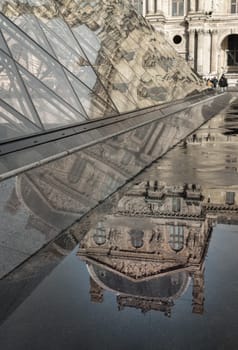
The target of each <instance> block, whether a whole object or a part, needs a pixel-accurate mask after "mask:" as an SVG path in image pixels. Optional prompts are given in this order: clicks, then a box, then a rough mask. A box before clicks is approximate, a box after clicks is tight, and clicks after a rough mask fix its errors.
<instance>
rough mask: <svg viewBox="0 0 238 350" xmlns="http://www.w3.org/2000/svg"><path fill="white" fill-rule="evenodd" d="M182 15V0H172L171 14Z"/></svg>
mask: <svg viewBox="0 0 238 350" xmlns="http://www.w3.org/2000/svg"><path fill="white" fill-rule="evenodd" d="M183 15H184V0H172V16H183Z"/></svg>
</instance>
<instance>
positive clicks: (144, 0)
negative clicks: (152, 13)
mask: <svg viewBox="0 0 238 350" xmlns="http://www.w3.org/2000/svg"><path fill="white" fill-rule="evenodd" d="M147 1H148V0H143V13H142V14H143V16H144V17H145V16H146V15H147V11H146V7H147V6H146V3H147Z"/></svg>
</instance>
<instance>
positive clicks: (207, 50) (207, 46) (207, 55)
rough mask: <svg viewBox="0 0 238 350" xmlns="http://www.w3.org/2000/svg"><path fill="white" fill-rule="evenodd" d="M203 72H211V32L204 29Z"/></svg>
mask: <svg viewBox="0 0 238 350" xmlns="http://www.w3.org/2000/svg"><path fill="white" fill-rule="evenodd" d="M203 45H204V47H203V74H210V73H211V32H210V30H207V29H206V30H204V43H203Z"/></svg>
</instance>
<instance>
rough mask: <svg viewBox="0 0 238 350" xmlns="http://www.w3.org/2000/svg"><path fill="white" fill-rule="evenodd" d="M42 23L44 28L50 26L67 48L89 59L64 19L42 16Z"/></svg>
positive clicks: (49, 28)
mask: <svg viewBox="0 0 238 350" xmlns="http://www.w3.org/2000/svg"><path fill="white" fill-rule="evenodd" d="M39 23H40V25H41V26H43V28H48V30H49V31H50V32H51V33H54V34H55V37H56V38H58V39H59V40H60V41H61V42H63V43H64V45H66V47H67V49H69V48H70V49H71V51H73V52H74V53H75V54H76V55H77V56H80V57H81V58H82V59H84V60H87V59H86V56H85V55H84V53H83V51H82V49H81V47H80V46H79V44H78V42H77V40H76V39H75V38H74V35H73V34H72V32H71V30H70V28H69V27H68V26H67V24H66V23H65V22H64V21H63V19H61V18H59V17H57V18H51V19H47V18H43V17H42V18H41V20H40V21H39Z"/></svg>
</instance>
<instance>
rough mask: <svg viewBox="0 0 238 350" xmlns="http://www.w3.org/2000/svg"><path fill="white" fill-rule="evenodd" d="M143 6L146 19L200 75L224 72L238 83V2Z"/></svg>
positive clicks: (165, 0)
mask: <svg viewBox="0 0 238 350" xmlns="http://www.w3.org/2000/svg"><path fill="white" fill-rule="evenodd" d="M142 5H143V10H142V13H143V15H144V16H145V17H146V18H147V20H149V21H150V23H151V24H152V25H153V26H154V27H155V28H156V30H158V31H160V32H163V33H165V34H166V37H167V38H168V40H169V42H170V43H171V44H172V45H173V46H174V48H175V49H176V50H177V51H178V52H179V53H180V54H181V55H182V56H183V57H184V58H185V59H186V60H187V61H188V62H189V63H190V65H191V66H192V67H193V68H194V69H195V71H197V72H198V73H199V74H200V75H202V76H211V75H220V74H221V73H223V72H224V73H226V74H227V76H228V78H229V79H230V80H232V79H233V81H236V80H237V78H238V15H237V14H238V1H237V0H143V1H142ZM138 9H139V8H138V6H137V10H138Z"/></svg>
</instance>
